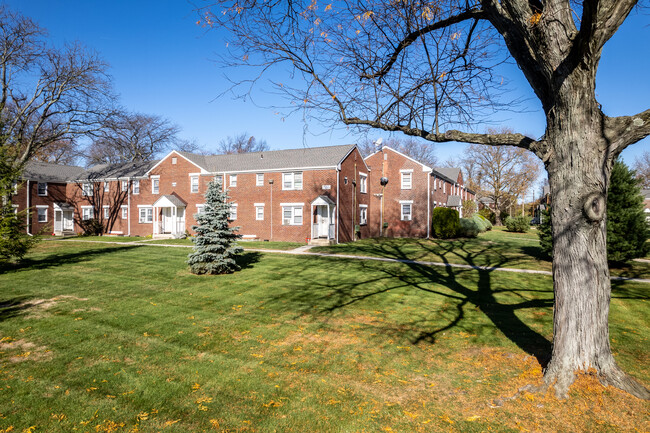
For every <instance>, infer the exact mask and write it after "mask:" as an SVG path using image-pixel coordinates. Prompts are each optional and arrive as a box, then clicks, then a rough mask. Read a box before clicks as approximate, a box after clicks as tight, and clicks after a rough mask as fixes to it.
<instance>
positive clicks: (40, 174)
mask: <svg viewBox="0 0 650 433" xmlns="http://www.w3.org/2000/svg"><path fill="white" fill-rule="evenodd" d="M83 171H84V169H83V168H82V167H76V166H74V165H61V164H50V163H47V162H40V161H30V162H28V163H27V165H26V166H25V170H24V171H23V179H29V180H34V181H40V182H67V181H68V180H72V179H74V178H75V177H76V176H78V175H79V173H82V172H83Z"/></svg>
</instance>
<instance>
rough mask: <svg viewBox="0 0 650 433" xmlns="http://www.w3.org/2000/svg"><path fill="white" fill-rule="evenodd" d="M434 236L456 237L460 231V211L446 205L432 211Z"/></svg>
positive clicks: (440, 237) (441, 237)
mask: <svg viewBox="0 0 650 433" xmlns="http://www.w3.org/2000/svg"><path fill="white" fill-rule="evenodd" d="M431 227H432V229H433V236H434V237H436V238H439V239H449V238H453V237H455V236H456V235H457V234H458V233H459V231H460V218H459V216H458V211H457V210H454V209H450V208H446V207H437V208H435V209H434V210H433V212H431Z"/></svg>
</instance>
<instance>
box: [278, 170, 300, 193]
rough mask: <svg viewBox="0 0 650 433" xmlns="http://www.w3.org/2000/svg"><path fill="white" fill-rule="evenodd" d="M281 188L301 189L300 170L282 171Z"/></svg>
mask: <svg viewBox="0 0 650 433" xmlns="http://www.w3.org/2000/svg"><path fill="white" fill-rule="evenodd" d="M282 189H302V171H296V172H294V173H282Z"/></svg>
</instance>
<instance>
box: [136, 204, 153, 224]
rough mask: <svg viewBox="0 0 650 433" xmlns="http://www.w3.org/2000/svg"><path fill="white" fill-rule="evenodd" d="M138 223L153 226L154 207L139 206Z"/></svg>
mask: <svg viewBox="0 0 650 433" xmlns="http://www.w3.org/2000/svg"><path fill="white" fill-rule="evenodd" d="M143 215H144V218H143ZM138 223H140V224H153V206H146V205H138Z"/></svg>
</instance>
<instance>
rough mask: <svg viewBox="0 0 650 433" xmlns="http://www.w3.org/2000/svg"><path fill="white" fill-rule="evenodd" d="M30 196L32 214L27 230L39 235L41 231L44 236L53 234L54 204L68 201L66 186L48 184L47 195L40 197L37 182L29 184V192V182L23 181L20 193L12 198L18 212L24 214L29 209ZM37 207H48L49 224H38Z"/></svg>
mask: <svg viewBox="0 0 650 433" xmlns="http://www.w3.org/2000/svg"><path fill="white" fill-rule="evenodd" d="M28 194H29V195H30V203H29V205H30V207H31V213H30V217H29V226H28V227H27V228H26V229H27V230H29V233H32V234H37V233H40V232H41V231H42V232H43V234H52V232H53V230H54V203H57V202H63V203H65V202H66V201H67V200H66V184H65V183H53V182H48V184H47V195H45V196H39V195H38V186H37V182H34V181H30V182H29V190H28V187H27V181H23V182H22V183H21V184H20V185H19V186H18V193H17V194H15V195H14V196H13V197H12V200H11V201H12V204H13V205H17V206H18V212H22V211H24V210H25V209H26V208H27V195H28ZM37 206H47V222H43V223H39V222H38V213H37V210H36V209H37Z"/></svg>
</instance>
